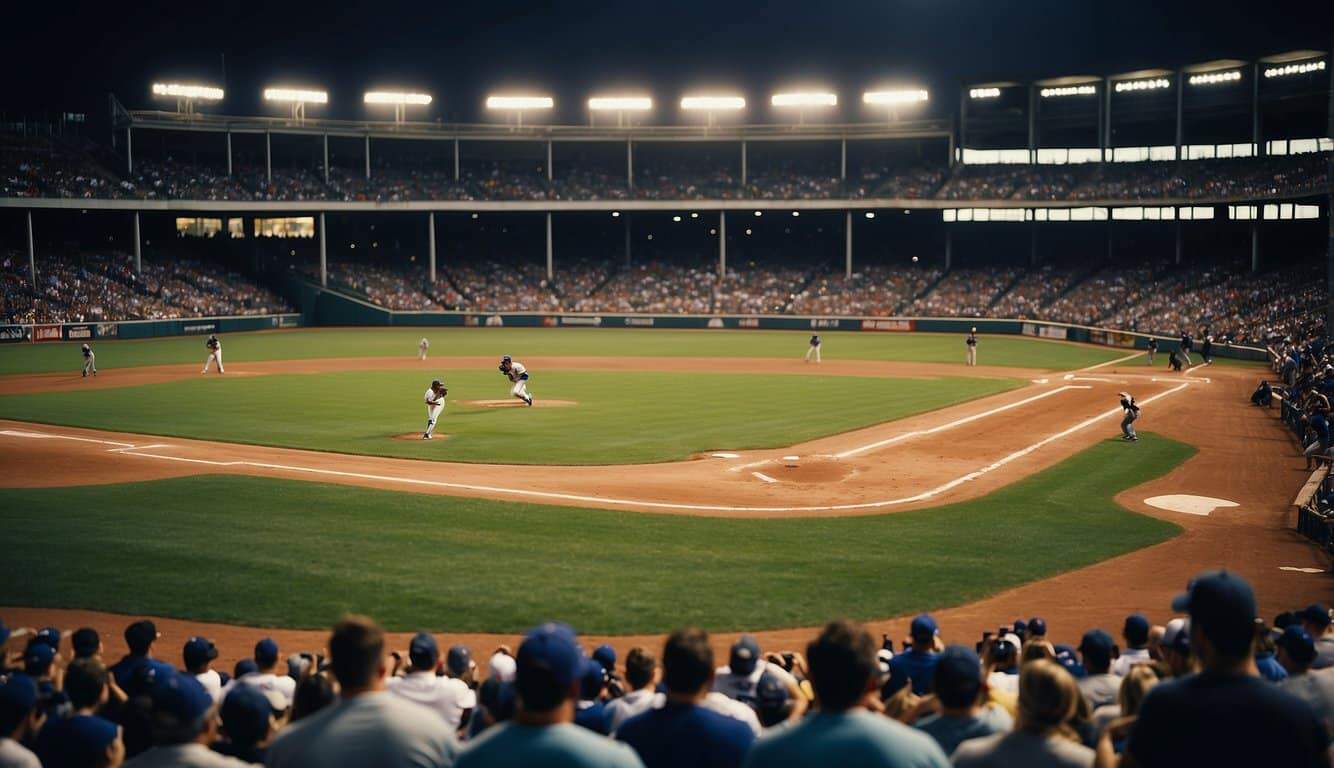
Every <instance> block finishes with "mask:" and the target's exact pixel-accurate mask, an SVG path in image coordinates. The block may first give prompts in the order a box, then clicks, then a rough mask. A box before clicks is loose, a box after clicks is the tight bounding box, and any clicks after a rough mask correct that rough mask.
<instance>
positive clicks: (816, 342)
mask: <svg viewBox="0 0 1334 768" xmlns="http://www.w3.org/2000/svg"><path fill="white" fill-rule="evenodd" d="M820 343H821V342H820V335H819V334H818V333H817V334H812V335H811V345H810V347H808V348H807V349H806V362H808V363H809V362H810V361H811V356H812V355H813V356H814V357H815V362H817V363H818V362H820Z"/></svg>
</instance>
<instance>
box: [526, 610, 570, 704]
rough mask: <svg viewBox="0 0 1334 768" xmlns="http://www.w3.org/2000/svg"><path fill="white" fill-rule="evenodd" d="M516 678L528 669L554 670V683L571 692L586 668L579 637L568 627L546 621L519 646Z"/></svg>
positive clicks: (552, 673)
mask: <svg viewBox="0 0 1334 768" xmlns="http://www.w3.org/2000/svg"><path fill="white" fill-rule="evenodd" d="M516 662H517V667H518V671H517V675H518V676H519V677H523V674H524V670H525V669H533V668H542V669H548V670H550V671H551V676H552V680H553V682H555V683H556V685H558V686H560V687H561V688H562V689H565V690H568V689H569V687H570V686H571V685H573V684H574V681H575V680H578V679H579V675H580V673H581V672H583V669H584V657H583V653H582V652H581V651H580V650H579V638H578V636H577V635H575V633H574V630H573V629H571V628H570V626H569V625H568V624H560V623H558V622H547V623H546V624H543V625H541V626H539V627H536V628H534V629H533V630H531V631H530V632H529V633H528V635H527V636H526V637H524V639H523V643H521V644H520V645H519V653H518V655H517V657H516Z"/></svg>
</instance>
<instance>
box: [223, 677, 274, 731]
mask: <svg viewBox="0 0 1334 768" xmlns="http://www.w3.org/2000/svg"><path fill="white" fill-rule="evenodd" d="M218 713H219V714H220V715H221V716H222V725H223V727H224V728H226V729H227V737H228V738H229V739H231V740H232V741H233V742H236V743H240V744H254V743H255V742H258V741H259V740H260V739H262V738H264V734H265V733H266V732H268V729H269V717H270V716H271V715H272V714H273V706H272V704H271V703H270V701H269V697H268V696H266V695H265V694H264V692H263V691H261V690H259V689H258V688H256V687H255V686H253V685H233V686H232V689H231V692H229V693H228V694H227V698H225V699H223V700H222V707H221V709H220V710H219V711H218Z"/></svg>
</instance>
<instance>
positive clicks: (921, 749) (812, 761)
mask: <svg viewBox="0 0 1334 768" xmlns="http://www.w3.org/2000/svg"><path fill="white" fill-rule="evenodd" d="M914 645H916V638H915V639H914ZM876 647H877V646H876V642H875V640H873V639H872V638H871V635H870V634H869V633H868V632H867V631H866V630H865V629H863V628H861V627H860V626H858V625H856V624H852V623H850V622H846V621H836V622H832V623H830V624H828V625H826V626H825V628H824V630H823V631H821V633H820V635H819V637H817V638H816V639H815V640H813V641H811V643H810V645H808V646H807V647H806V659H807V661H808V663H809V664H810V672H811V682H812V684H813V685H814V687H815V698H816V711H815V713H814V714H813V715H811V716H809V717H807V718H805V719H804V720H802V721H801V722H799V723H797V724H795V725H792V726H791V727H787V728H783V729H781V730H778V731H775V732H774V733H773V734H772V735H771V736H767V737H766V738H763V739H761V740H760V741H759V742H757V743H756V744H755V746H754V747H753V748H752V749H751V751H750V754H749V756H748V757H747V758H746V765H747V766H756V768H758V767H759V766H764V767H765V768H786V767H787V766H824V765H849V766H852V765H856V766H866V767H867V768H875V767H876V766H895V767H897V766H914V767H916V766H946V765H949V760H948V758H946V757H945V753H944V752H943V751H941V749H940V747H939V746H938V745H937V744H936V742H935V741H934V740H933V739H932V738H931V737H930V736H927V735H926V734H924V733H921V732H919V731H916V730H914V729H912V728H910V727H908V726H906V725H903V724H902V723H899V722H896V721H894V720H891V719H889V718H886V717H883V716H881V715H878V714H875V713H873V712H870V711H868V710H867V709H865V708H864V706H863V704H864V702H866V701H867V700H868V699H874V698H877V693H878V681H877V663H876V655H875V653H876ZM895 658H898V657H895ZM934 667H935V664H934V662H933V664H932V673H933V675H934V671H935V670H934ZM928 684H929V683H928Z"/></svg>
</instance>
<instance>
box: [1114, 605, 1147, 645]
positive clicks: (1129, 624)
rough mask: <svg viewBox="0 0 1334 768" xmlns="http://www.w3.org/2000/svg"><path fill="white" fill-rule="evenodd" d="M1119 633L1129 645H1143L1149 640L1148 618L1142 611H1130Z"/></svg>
mask: <svg viewBox="0 0 1334 768" xmlns="http://www.w3.org/2000/svg"><path fill="white" fill-rule="evenodd" d="M1121 634H1122V635H1123V636H1124V637H1125V639H1126V642H1128V643H1130V644H1131V645H1144V644H1145V643H1147V642H1149V620H1148V619H1147V618H1145V616H1144V614H1142V613H1132V614H1130V615H1129V616H1127V617H1126V623H1125V626H1124V627H1122V628H1121Z"/></svg>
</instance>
